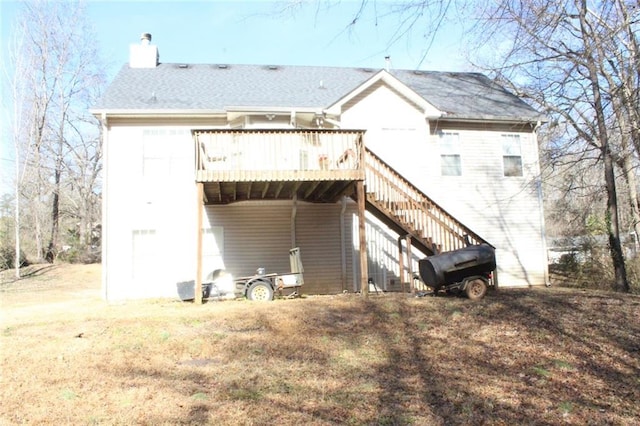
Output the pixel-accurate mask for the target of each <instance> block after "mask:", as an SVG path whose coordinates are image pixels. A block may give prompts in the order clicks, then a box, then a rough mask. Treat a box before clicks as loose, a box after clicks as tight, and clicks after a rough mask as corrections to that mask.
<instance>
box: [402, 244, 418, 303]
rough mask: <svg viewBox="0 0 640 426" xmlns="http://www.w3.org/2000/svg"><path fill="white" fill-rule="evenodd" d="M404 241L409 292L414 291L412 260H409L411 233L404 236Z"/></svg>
mask: <svg viewBox="0 0 640 426" xmlns="http://www.w3.org/2000/svg"><path fill="white" fill-rule="evenodd" d="M405 239H406V242H407V267H408V269H409V292H410V293H415V292H416V286H415V283H414V282H413V262H412V261H411V260H412V259H411V235H408V234H407V235H406V236H405Z"/></svg>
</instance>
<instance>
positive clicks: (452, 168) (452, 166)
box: [438, 132, 462, 176]
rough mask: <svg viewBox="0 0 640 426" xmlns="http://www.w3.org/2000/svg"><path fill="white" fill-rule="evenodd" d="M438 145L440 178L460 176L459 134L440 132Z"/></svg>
mask: <svg viewBox="0 0 640 426" xmlns="http://www.w3.org/2000/svg"><path fill="white" fill-rule="evenodd" d="M438 145H439V148H440V174H441V175H442V176H462V160H461V158H460V134H459V133H453V132H441V133H440V140H439V141H438Z"/></svg>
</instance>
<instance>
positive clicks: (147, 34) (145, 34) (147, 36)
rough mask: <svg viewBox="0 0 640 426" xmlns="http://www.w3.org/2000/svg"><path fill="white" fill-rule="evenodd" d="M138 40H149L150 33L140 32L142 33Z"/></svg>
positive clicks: (148, 41)
mask: <svg viewBox="0 0 640 426" xmlns="http://www.w3.org/2000/svg"><path fill="white" fill-rule="evenodd" d="M140 41H142V42H143V43H144V42H145V41H146V42H147V43H150V42H151V34H150V33H142V35H141V36H140Z"/></svg>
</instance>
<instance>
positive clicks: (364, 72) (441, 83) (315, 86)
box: [93, 63, 540, 120]
mask: <svg viewBox="0 0 640 426" xmlns="http://www.w3.org/2000/svg"><path fill="white" fill-rule="evenodd" d="M378 71H380V70H377V69H362V68H338V67H317V66H264V65H223V66H221V65H204V64H198V65H192V64H189V65H186V66H185V65H182V64H164V63H163V64H159V65H158V66H157V67H156V68H130V67H129V66H128V65H125V66H124V67H122V69H121V70H120V72H119V73H118V75H117V76H116V77H115V79H114V81H113V82H112V84H111V85H110V86H109V88H108V89H107V91H106V93H105V95H104V97H103V98H102V100H101V101H100V102H99V103H98V104H97V105H95V107H94V108H93V109H94V110H108V111H114V110H118V111H127V110H135V111H138V112H142V111H144V110H153V111H162V110H167V111H169V110H184V111H189V110H191V111H194V112H197V111H198V110H200V111H202V110H208V111H225V110H227V109H230V108H234V107H248V108H251V107H253V108H296V109H311V110H313V109H316V110H318V111H320V110H322V109H324V108H327V107H329V106H331V105H332V104H334V103H336V102H337V101H339V100H340V99H341V98H343V97H344V96H346V95H348V94H349V93H350V92H351V91H353V90H355V89H356V88H357V87H358V86H360V85H361V84H363V83H365V82H366V81H367V80H369V79H370V78H371V77H373V76H374V75H375V74H376V73H377V72H378ZM391 74H392V75H394V76H395V77H396V78H397V79H398V80H400V81H401V82H403V83H404V84H405V85H407V86H408V87H410V88H411V89H412V90H414V91H415V92H416V93H418V94H420V95H421V96H422V97H423V98H424V99H425V100H426V101H427V102H429V103H431V104H432V105H434V106H435V107H436V108H438V109H439V110H441V111H445V112H446V113H447V115H450V116H454V117H459V118H475V119H481V118H486V119H524V120H536V119H539V117H540V115H539V113H538V112H537V111H535V110H534V109H533V108H531V107H530V106H528V105H527V104H526V103H524V102H523V101H522V100H520V99H519V98H518V97H516V96H514V95H513V94H511V93H509V92H507V91H505V90H503V89H502V88H500V87H499V86H497V85H495V84H494V83H492V82H491V80H489V79H488V78H487V77H485V76H484V75H482V74H477V73H449V72H432V71H408V70H392V71H391Z"/></svg>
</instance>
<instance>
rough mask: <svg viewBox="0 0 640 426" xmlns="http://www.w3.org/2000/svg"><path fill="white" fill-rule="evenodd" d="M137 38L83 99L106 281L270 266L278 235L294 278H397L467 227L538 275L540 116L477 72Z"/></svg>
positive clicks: (510, 277)
mask: <svg viewBox="0 0 640 426" xmlns="http://www.w3.org/2000/svg"><path fill="white" fill-rule="evenodd" d="M149 41H150V37H149V38H148V39H145V40H144V43H143V44H141V45H133V46H132V47H131V51H130V53H131V56H132V57H131V58H130V63H129V64H126V65H124V66H123V67H122V69H121V70H120V72H119V74H118V75H117V76H116V77H115V79H114V81H113V82H112V83H111V85H110V87H109V88H108V90H107V91H106V93H105V96H104V97H103V99H102V100H101V101H100V103H99V104H98V105H96V106H95V107H94V108H93V110H92V111H93V113H94V114H95V116H96V117H98V118H99V119H100V120H101V122H102V125H103V150H104V165H103V182H104V184H103V215H102V218H103V292H104V297H105V298H107V299H109V300H117V299H131V298H147V297H176V296H177V287H178V286H179V285H180V284H184V283H189V282H196V281H198V280H206V279H207V276H208V275H209V274H210V273H211V272H212V271H214V270H216V269H224V270H226V271H228V272H230V273H231V274H233V275H234V276H243V275H251V274H253V273H254V272H255V270H256V269H257V268H264V269H265V270H266V272H267V273H269V272H277V273H283V272H287V271H288V269H290V266H289V258H288V255H287V253H288V252H289V249H291V248H292V247H300V253H301V256H302V261H303V263H304V266H305V269H304V282H305V285H304V288H303V289H302V291H303V292H304V293H307V294H331V293H340V292H343V291H358V290H360V289H361V283H362V282H363V280H364V281H366V280H368V279H371V280H373V281H374V282H375V283H376V285H377V287H378V288H381V289H384V290H387V291H403V290H404V291H408V290H409V289H410V288H411V286H412V284H413V275H414V274H415V273H417V271H418V267H417V262H418V260H420V259H421V258H424V257H425V256H428V255H431V254H435V253H438V252H442V251H448V250H453V249H456V248H460V247H462V246H464V244H465V239H468V238H470V239H471V241H472V242H474V243H488V244H491V245H492V246H494V247H495V249H496V251H495V252H496V258H497V265H498V270H497V280H498V285H499V286H503V287H523V286H536V285H544V284H545V283H546V280H547V258H546V250H545V240H544V222H543V208H542V195H541V189H540V169H539V160H538V149H537V148H538V147H537V136H536V130H537V128H538V126H539V125H540V122H541V120H542V117H541V116H540V114H539V113H538V112H536V111H535V110H534V109H532V108H531V107H530V106H528V105H527V104H525V103H524V102H523V101H521V100H520V99H518V98H517V97H516V96H514V95H513V94H511V93H509V92H507V91H505V90H504V89H503V88H501V87H499V86H497V85H496V84H494V83H493V82H492V81H491V80H489V79H488V78H487V77H485V76H484V75H481V74H477V73H451V72H429V71H413V70H385V69H379V70H378V69H364V68H340V67H322V66H286V65H235V64H182V63H160V62H159V60H158V57H159V56H158V53H157V52H158V48H157V46H154V45H152V44H151V43H149ZM363 268H366V273H364V274H363V273H362V272H361V270H363Z"/></svg>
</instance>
